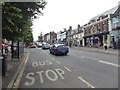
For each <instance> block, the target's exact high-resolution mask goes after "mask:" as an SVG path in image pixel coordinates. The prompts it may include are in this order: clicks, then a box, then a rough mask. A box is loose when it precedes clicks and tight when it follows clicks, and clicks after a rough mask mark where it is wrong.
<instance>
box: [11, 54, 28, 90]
mask: <svg viewBox="0 0 120 90" xmlns="http://www.w3.org/2000/svg"><path fill="white" fill-rule="evenodd" d="M28 57H29V54H28V55H27V57H26V60H25V62H24V63H23V65H22V68H21V70H20V73H19V75H18V77H17V78H16V81H15V83H14V85H13V87H12V88H18V87H19V84H20V81H21V78H22V75H23V72H24V69H25V66H26V64H27V61H28Z"/></svg>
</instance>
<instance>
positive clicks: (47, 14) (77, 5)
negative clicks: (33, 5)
mask: <svg viewBox="0 0 120 90" xmlns="http://www.w3.org/2000/svg"><path fill="white" fill-rule="evenodd" d="M45 1H46V2H47V5H46V7H45V9H44V10H43V11H42V12H43V13H44V15H43V16H39V19H35V20H34V21H33V26H32V29H33V37H34V40H35V41H36V40H38V36H39V35H40V33H41V32H42V34H43V35H44V34H46V33H49V32H50V31H54V32H56V33H57V32H59V31H63V30H64V29H63V28H66V29H68V28H69V26H72V28H73V29H75V28H77V25H78V24H80V25H81V26H82V25H85V24H87V23H88V22H89V21H90V19H91V18H93V17H95V16H97V15H99V14H101V13H103V12H105V11H107V10H109V9H111V8H113V7H115V6H117V5H118V2H119V1H120V0H45Z"/></svg>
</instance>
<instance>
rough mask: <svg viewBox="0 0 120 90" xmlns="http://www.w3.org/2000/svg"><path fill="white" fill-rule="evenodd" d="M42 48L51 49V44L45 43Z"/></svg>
mask: <svg viewBox="0 0 120 90" xmlns="http://www.w3.org/2000/svg"><path fill="white" fill-rule="evenodd" d="M42 49H50V44H48V43H45V44H43V45H42Z"/></svg>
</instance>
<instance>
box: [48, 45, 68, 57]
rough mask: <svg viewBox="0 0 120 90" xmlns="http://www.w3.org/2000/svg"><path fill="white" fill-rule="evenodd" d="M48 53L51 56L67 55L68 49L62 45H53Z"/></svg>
mask: <svg viewBox="0 0 120 90" xmlns="http://www.w3.org/2000/svg"><path fill="white" fill-rule="evenodd" d="M49 51H50V53H51V54H55V55H67V54H68V53H69V48H68V46H66V45H64V44H54V45H53V46H52V47H51V48H50V50H49Z"/></svg>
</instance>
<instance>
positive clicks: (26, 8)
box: [2, 0, 47, 42]
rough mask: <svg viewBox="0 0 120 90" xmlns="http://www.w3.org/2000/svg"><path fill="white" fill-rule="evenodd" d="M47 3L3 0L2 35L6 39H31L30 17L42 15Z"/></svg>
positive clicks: (41, 1) (42, 1) (41, 0)
mask: <svg viewBox="0 0 120 90" xmlns="http://www.w3.org/2000/svg"><path fill="white" fill-rule="evenodd" d="M46 4H47V3H46V2H45V1H44V0H40V1H39V2H5V3H4V4H2V36H3V38H6V39H8V40H14V41H16V40H19V41H23V40H24V41H28V42H30V41H33V35H32V29H31V26H32V19H35V18H37V17H38V15H42V14H43V13H42V12H41V10H43V9H44V8H45V5H46Z"/></svg>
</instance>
